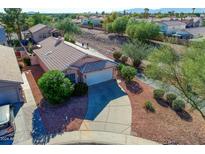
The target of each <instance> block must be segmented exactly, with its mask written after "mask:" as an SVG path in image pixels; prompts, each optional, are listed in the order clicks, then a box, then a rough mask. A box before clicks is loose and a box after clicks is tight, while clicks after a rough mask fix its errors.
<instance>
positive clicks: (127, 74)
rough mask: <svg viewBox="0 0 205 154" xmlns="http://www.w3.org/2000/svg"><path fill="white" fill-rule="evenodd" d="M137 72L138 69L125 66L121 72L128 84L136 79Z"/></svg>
mask: <svg viewBox="0 0 205 154" xmlns="http://www.w3.org/2000/svg"><path fill="white" fill-rule="evenodd" d="M136 72H137V71H136V69H135V68H134V67H131V66H124V67H122V69H121V71H120V73H121V75H122V77H123V78H124V79H125V80H126V82H130V81H131V80H132V79H133V78H134V77H135V75H136Z"/></svg>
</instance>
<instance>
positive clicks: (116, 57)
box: [113, 51, 122, 60]
mask: <svg viewBox="0 0 205 154" xmlns="http://www.w3.org/2000/svg"><path fill="white" fill-rule="evenodd" d="M121 56H122V53H121V52H118V51H116V52H114V53H113V57H114V58H115V60H119V59H120V57H121Z"/></svg>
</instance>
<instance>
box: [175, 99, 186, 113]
mask: <svg viewBox="0 0 205 154" xmlns="http://www.w3.org/2000/svg"><path fill="white" fill-rule="evenodd" d="M184 108H185V103H184V101H183V100H181V99H176V100H174V101H173V102H172V109H173V110H175V111H181V110H182V109H184Z"/></svg>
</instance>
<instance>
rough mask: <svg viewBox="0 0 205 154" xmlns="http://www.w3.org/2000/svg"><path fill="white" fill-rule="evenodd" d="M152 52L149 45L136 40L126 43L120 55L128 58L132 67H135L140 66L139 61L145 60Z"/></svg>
mask: <svg viewBox="0 0 205 154" xmlns="http://www.w3.org/2000/svg"><path fill="white" fill-rule="evenodd" d="M152 50H153V48H152V47H151V46H150V45H147V44H145V43H142V42H140V41H138V40H134V41H132V42H129V43H126V44H124V45H123V46H122V53H123V54H124V55H126V56H128V57H130V58H131V59H132V61H133V65H134V66H136V67H138V66H139V65H140V64H141V61H142V60H143V59H145V58H146V57H147V56H148V54H149V53H150V52H151V51H152Z"/></svg>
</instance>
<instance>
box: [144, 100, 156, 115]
mask: <svg viewBox="0 0 205 154" xmlns="http://www.w3.org/2000/svg"><path fill="white" fill-rule="evenodd" d="M145 108H146V109H147V110H149V111H151V112H155V108H154V107H153V105H152V102H150V101H147V102H145Z"/></svg>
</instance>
